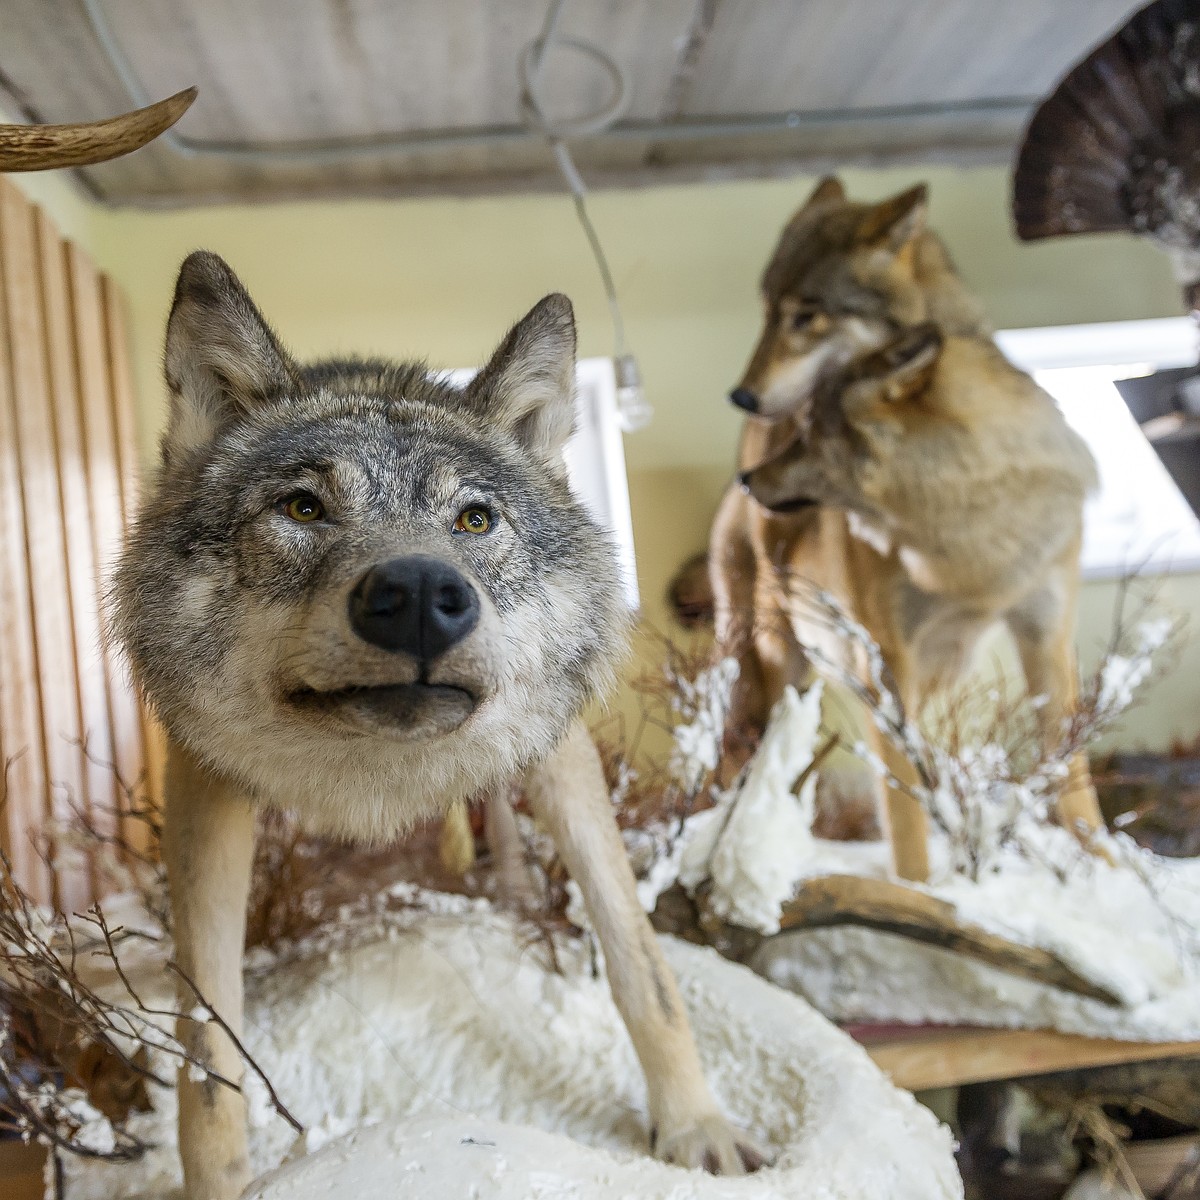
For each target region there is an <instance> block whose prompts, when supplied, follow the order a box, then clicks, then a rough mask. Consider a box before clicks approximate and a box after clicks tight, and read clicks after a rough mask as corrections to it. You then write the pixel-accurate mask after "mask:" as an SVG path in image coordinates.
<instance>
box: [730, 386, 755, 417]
mask: <svg viewBox="0 0 1200 1200" xmlns="http://www.w3.org/2000/svg"><path fill="white" fill-rule="evenodd" d="M729 399H730V400H732V401H733V402H734V404H736V405H737V406H738V408H744V409H745V410H746V411H747V412H748V413H756V412H758V397H757V396H756V395H755V394H754V393H753V392H752V391H750V390H749V388H734V389H733V391H732V392H730V393H729Z"/></svg>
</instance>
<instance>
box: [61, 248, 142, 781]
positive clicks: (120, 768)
mask: <svg viewBox="0 0 1200 1200" xmlns="http://www.w3.org/2000/svg"><path fill="white" fill-rule="evenodd" d="M67 263H68V268H69V273H70V278H71V291H72V296H73V299H74V310H75V351H76V356H77V358H78V362H79V380H80V394H81V400H82V413H83V429H84V438H85V440H86V442H87V448H88V460H87V480H88V489H89V493H90V499H91V504H90V518H91V529H92V544H93V547H94V553H95V556H96V563H97V566H98V569H99V574H100V580H101V582H100V584H99V586H100V595H101V596H103V594H104V592H103V587H104V584H103V581H105V580H107V579H108V578H109V577H110V576H111V574H112V568H113V565H114V563H115V562H116V558H117V554H118V552H119V551H120V548H121V543H122V539H123V537H124V533H125V499H124V492H123V489H122V487H121V459H120V455H119V450H118V441H117V427H116V420H115V417H114V407H113V400H112V388H111V375H110V370H109V362H108V334H107V327H106V321H105V316H104V294H103V291H102V288H101V281H100V275H99V273H98V272H97V270H96V268H95V267H94V266H93V265H92V263H91V261H90V260H89V259H88V257H87V255H85V254H84V253H83V252H82V251H81V250H80V249H79V247H78V246H75V245H72V244H70V243H68V245H67ZM105 677H106V681H107V686H108V696H109V709H110V712H111V714H112V742H113V763H114V766H115V769H116V773H117V776H118V778H119V780H120V783H121V785H122V786H123V787H124V788H125V789H130V788H134V787H136V786H137V785H138V783H139V780H140V778H141V774H142V718H141V712H140V706H139V705H138V703H137V700H136V698H135V697H134V694H133V691H132V689H131V686H130V683H129V680H128V677H127V674H126V671H125V668H124V665H123V663H122V662H121V661H120V658H119V656H118V655H116V654H115V653H114V652H113V651H112V650H107V651H106V654H105Z"/></svg>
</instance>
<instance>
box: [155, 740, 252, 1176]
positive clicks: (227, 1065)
mask: <svg viewBox="0 0 1200 1200" xmlns="http://www.w3.org/2000/svg"><path fill="white" fill-rule="evenodd" d="M253 854H254V816H253V812H252V810H251V806H250V802H249V799H248V798H247V796H246V795H245V793H244V792H243V791H242V790H241V789H240V788H237V787H234V786H233V785H231V784H229V783H228V782H226V781H225V780H223V779H221V778H219V777H218V776H216V775H214V774H212V772H210V771H208V770H207V769H206V768H204V767H202V766H201V765H200V764H199V763H197V762H196V761H195V759H193V758H192V756H191V755H190V754H188V752H187V751H186V750H183V749H181V748H180V747H179V746H176V745H175V744H174V743H172V744H171V746H170V748H169V751H168V757H167V776H166V812H165V815H164V819H163V858H164V861H165V863H166V868H167V885H168V887H169V889H170V894H171V917H172V922H173V927H174V938H175V954H176V957H177V959H178V963H179V967H180V969H181V970H182V971H183V972H184V974H186V975H187V977H188V978H189V979H190V980H191V981H192V982H193V983H194V984H195V986H196V989H197V990H198V991H199V993H200V995H201V996H202V997H203V999H204V1001H205V1002H206V1003H207V1004H209V1005H211V1007H212V1008H213V1010H214V1011H215V1012H217V1013H219V1014H220V1016H221V1018H222V1019H223V1020H224V1021H226V1022H227V1023H228V1025H229V1027H230V1028H231V1029H232V1030H233V1031H234V1032H235V1033H236V1034H237V1035H238V1036H239V1037H240V1036H241V1030H242V944H243V941H244V940H245V931H246V898H247V895H248V893H249V890H250V865H251V860H252V858H253ZM179 996H180V1002H181V1011H182V1012H184V1013H189V1012H191V1011H192V1010H194V1009H195V1008H196V1006H197V1002H198V1000H197V997H196V995H195V994H194V993H193V992H192V990H191V988H190V987H189V986H188V985H187V984H186V983H181V985H180V991H179ZM177 1032H178V1037H179V1040H180V1041H181V1042H182V1043H183V1045H184V1048H185V1049H186V1050H187V1052H188V1054H189V1055H190V1057H191V1058H192V1059H193V1060H195V1061H196V1062H198V1063H201V1064H203V1065H204V1066H206V1067H209V1068H210V1069H211V1070H213V1071H215V1072H216V1073H217V1074H219V1075H221V1076H223V1077H224V1078H225V1079H228V1080H232V1081H233V1082H235V1083H240V1081H241V1078H242V1062H241V1059H240V1057H239V1055H238V1053H237V1050H236V1049H235V1047H234V1045H233V1043H232V1042H231V1041H230V1040H229V1037H228V1036H227V1035H226V1034H225V1033H224V1031H223V1030H222V1029H221V1028H220V1027H219V1026H218V1025H216V1024H215V1023H213V1022H212V1021H195V1020H191V1019H189V1018H187V1017H181V1018H180V1020H179V1025H178V1031H177ZM195 1074H196V1072H195V1071H194V1070H191V1069H189V1068H188V1066H187V1065H186V1064H185V1065H184V1066H183V1067H181V1068H180V1071H179V1078H178V1093H179V1153H180V1157H181V1158H182V1160H183V1179H184V1194H185V1195H186V1197H187V1200H234V1198H235V1197H237V1196H240V1195H241V1193H242V1191H243V1190H244V1189H245V1187H246V1185H247V1184H248V1183H249V1182H250V1161H249V1158H248V1156H247V1153H246V1104H245V1100H244V1098H243V1096H242V1094H241V1092H240V1091H236V1090H234V1089H233V1088H230V1087H229V1086H227V1085H226V1084H223V1083H218V1082H217V1081H216V1080H214V1079H212V1078H207V1079H200V1078H193V1075H195Z"/></svg>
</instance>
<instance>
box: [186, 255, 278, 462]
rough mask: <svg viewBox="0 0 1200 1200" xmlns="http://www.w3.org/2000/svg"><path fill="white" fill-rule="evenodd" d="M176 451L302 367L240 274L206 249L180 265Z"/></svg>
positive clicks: (201, 441) (272, 392)
mask: <svg viewBox="0 0 1200 1200" xmlns="http://www.w3.org/2000/svg"><path fill="white" fill-rule="evenodd" d="M165 365H166V377H167V387H168V389H169V390H170V393H171V414H170V420H169V422H168V425H167V433H166V437H165V439H164V442H163V446H164V451H165V452H166V453H168V454H171V453H174V452H176V451H187V450H194V449H198V448H199V447H201V446H204V445H207V444H208V442H210V441H211V440H212V438H213V436H214V435H215V434H216V433H217V431H218V430H219V429H220V428H221V427H222V426H223V425H225V424H226V423H227V422H230V421H233V420H236V419H237V418H238V417H239V416H243V415H245V414H246V413H247V412H249V411H250V410H251V409H252V408H253V407H254V406H255V405H256V404H260V403H262V402H263V401H264V400H267V399H269V398H270V397H272V396H276V395H278V394H279V393H280V392H282V391H284V390H285V389H286V388H287V387H288V386H289V385H290V384H291V383H292V382H293V379H294V371H295V367H294V364H293V363H292V360H291V359H290V358H289V357H288V355H287V352H286V351H285V350H284V349H283V347H282V346H281V345H280V344H279V339H278V338H276V336H275V334H274V333H272V332H271V328H270V326H268V325H267V323H266V321H264V320H263V318H262V316H261V315H260V314H259V311H258V309H257V308H255V307H254V302H253V301H252V300H251V299H250V296H249V294H248V293H247V292H246V289H245V288H244V287H243V286H242V284H241V281H240V280H239V279H238V277H237V276H236V275H235V274H234V273H233V272H232V271H231V270H230V269H229V266H228V265H227V264H226V262H225V261H224V259H222V258H220V257H219V256H218V255H216V254H210V253H209V252H208V251H205V250H197V251H196V252H195V253H193V254H189V255H188V256H187V258H186V259H184V261H183V266H182V267H181V268H180V270H179V280H178V282H177V283H176V285H175V301H174V303H173V304H172V305H171V316H170V318H169V319H168V321H167V345H166V355H165Z"/></svg>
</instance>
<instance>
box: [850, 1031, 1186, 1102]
mask: <svg viewBox="0 0 1200 1200" xmlns="http://www.w3.org/2000/svg"><path fill="white" fill-rule="evenodd" d="M847 1032H848V1033H850V1034H851V1035H852V1036H853V1037H854V1038H855V1039H856V1040H857V1041H859V1042H861V1043H862V1044H863V1046H864V1048H865V1049H866V1051H867V1053H868V1054H869V1055H870V1056H871V1058H872V1059H874V1061H875V1063H876V1064H877V1065H878V1066H879V1067H880V1068H881V1069H882V1070H883V1071H885V1072H886V1073H887V1074H888V1075H889V1076H890V1077H891V1079H892V1081H893V1082H894V1083H896V1084H897V1085H898V1086H900V1087H903V1088H907V1089H908V1090H909V1091H913V1092H919V1091H925V1090H927V1089H930V1088H941V1087H954V1086H957V1085H958V1084H962V1083H983V1082H986V1081H988V1080H993V1079H1019V1078H1022V1077H1024V1076H1029V1075H1045V1074H1047V1073H1049V1072H1051V1071H1070V1070H1078V1069H1080V1068H1084V1067H1103V1066H1114V1065H1116V1064H1119V1063H1132V1062H1151V1061H1153V1060H1155V1059H1170V1058H1200V1042H1124V1041H1117V1040H1116V1039H1112V1038H1087V1037H1079V1036H1077V1035H1075V1034H1069V1033H1058V1032H1056V1031H1054V1030H1048V1029H979V1028H946V1027H928V1026H926V1027H919V1028H912V1027H899V1026H866V1025H857V1026H850V1027H848V1028H847Z"/></svg>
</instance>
